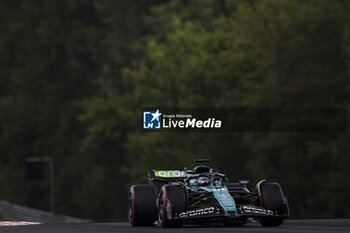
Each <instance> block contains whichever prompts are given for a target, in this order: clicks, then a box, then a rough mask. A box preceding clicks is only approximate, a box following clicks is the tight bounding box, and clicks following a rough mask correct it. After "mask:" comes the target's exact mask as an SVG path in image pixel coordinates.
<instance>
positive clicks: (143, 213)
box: [128, 184, 158, 226]
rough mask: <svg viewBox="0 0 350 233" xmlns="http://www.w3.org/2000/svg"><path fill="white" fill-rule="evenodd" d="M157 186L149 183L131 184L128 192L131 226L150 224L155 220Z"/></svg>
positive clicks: (156, 213)
mask: <svg viewBox="0 0 350 233" xmlns="http://www.w3.org/2000/svg"><path fill="white" fill-rule="evenodd" d="M157 195H158V191H157V188H156V187H155V186H153V185H149V184H141V185H133V186H131V188H130V192H129V212H128V218H129V222H130V223H131V225H133V226H152V225H153V224H154V222H155V221H157V215H158V212H157V207H156V203H157Z"/></svg>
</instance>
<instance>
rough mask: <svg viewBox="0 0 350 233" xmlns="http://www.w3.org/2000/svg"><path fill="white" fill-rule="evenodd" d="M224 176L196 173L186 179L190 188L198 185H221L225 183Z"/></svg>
mask: <svg viewBox="0 0 350 233" xmlns="http://www.w3.org/2000/svg"><path fill="white" fill-rule="evenodd" d="M225 179H226V178H225V177H222V176H209V175H198V176H193V177H189V178H188V179H187V185H188V186H189V187H190V188H198V187H208V186H211V187H223V186H224V183H225Z"/></svg>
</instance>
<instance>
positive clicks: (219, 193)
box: [199, 186, 236, 211]
mask: <svg viewBox="0 0 350 233" xmlns="http://www.w3.org/2000/svg"><path fill="white" fill-rule="evenodd" d="M199 189H202V190H204V191H206V192H210V193H213V195H214V197H215V198H216V200H218V202H219V203H220V205H221V206H222V208H224V209H225V210H226V211H236V203H235V200H234V199H233V198H232V196H231V195H230V193H229V192H228V190H227V188H226V187H225V186H224V187H213V186H209V187H199Z"/></svg>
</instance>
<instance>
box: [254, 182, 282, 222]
mask: <svg viewBox="0 0 350 233" xmlns="http://www.w3.org/2000/svg"><path fill="white" fill-rule="evenodd" d="M259 204H260V206H261V207H263V208H265V209H268V210H271V211H273V212H274V213H276V214H278V215H285V214H286V213H285V212H286V211H285V205H286V204H285V197H284V196H283V192H282V189H281V186H280V185H279V184H278V183H267V182H262V183H261V184H260V187H259ZM259 222H260V224H261V225H262V226H264V227H276V226H279V225H281V224H282V223H283V218H282V217H265V218H261V219H260V220H259Z"/></svg>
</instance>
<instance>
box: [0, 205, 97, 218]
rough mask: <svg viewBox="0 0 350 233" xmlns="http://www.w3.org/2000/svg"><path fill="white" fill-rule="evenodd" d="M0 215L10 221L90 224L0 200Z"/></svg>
mask: <svg viewBox="0 0 350 233" xmlns="http://www.w3.org/2000/svg"><path fill="white" fill-rule="evenodd" d="M0 215H1V216H3V217H4V218H5V219H6V220H11V221H30V222H40V223H62V222H65V223H81V222H92V221H91V220H87V219H80V218H74V217H70V216H65V215H61V214H54V213H51V212H48V211H43V210H38V209H33V208H29V207H25V206H22V205H18V204H14V203H10V202H8V201H5V200H0Z"/></svg>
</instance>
